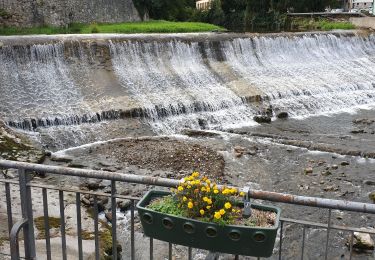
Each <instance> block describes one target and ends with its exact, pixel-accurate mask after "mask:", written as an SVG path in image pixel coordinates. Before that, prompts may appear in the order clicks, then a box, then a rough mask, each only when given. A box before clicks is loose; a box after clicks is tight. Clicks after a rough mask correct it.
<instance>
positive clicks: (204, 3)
mask: <svg viewBox="0 0 375 260" xmlns="http://www.w3.org/2000/svg"><path fill="white" fill-rule="evenodd" d="M212 1H213V0H199V1H197V2H196V3H195V6H196V8H197V9H198V10H208V9H210V8H211V3H212Z"/></svg>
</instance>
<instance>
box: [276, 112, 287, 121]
mask: <svg viewBox="0 0 375 260" xmlns="http://www.w3.org/2000/svg"><path fill="white" fill-rule="evenodd" d="M276 117H277V118H279V119H286V118H288V117H289V114H288V112H280V113H278V114H277V115H276Z"/></svg>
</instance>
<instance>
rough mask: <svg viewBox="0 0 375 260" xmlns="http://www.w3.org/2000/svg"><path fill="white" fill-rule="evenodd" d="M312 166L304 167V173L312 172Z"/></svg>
mask: <svg viewBox="0 0 375 260" xmlns="http://www.w3.org/2000/svg"><path fill="white" fill-rule="evenodd" d="M313 171H314V170H313V168H312V167H307V168H306V169H305V174H311V173H313Z"/></svg>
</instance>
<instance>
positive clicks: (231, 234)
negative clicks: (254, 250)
mask: <svg viewBox="0 0 375 260" xmlns="http://www.w3.org/2000/svg"><path fill="white" fill-rule="evenodd" d="M229 238H230V239H232V240H233V241H238V240H240V238H241V233H240V232H239V231H237V230H232V231H231V232H229Z"/></svg>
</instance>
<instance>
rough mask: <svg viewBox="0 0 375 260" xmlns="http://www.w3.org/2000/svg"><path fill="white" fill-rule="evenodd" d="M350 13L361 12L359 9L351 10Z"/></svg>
mask: <svg viewBox="0 0 375 260" xmlns="http://www.w3.org/2000/svg"><path fill="white" fill-rule="evenodd" d="M349 13H359V10H358V9H351V10H350V11H349Z"/></svg>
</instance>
